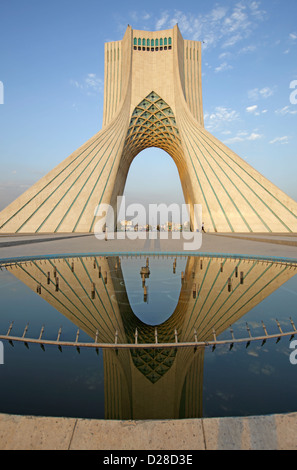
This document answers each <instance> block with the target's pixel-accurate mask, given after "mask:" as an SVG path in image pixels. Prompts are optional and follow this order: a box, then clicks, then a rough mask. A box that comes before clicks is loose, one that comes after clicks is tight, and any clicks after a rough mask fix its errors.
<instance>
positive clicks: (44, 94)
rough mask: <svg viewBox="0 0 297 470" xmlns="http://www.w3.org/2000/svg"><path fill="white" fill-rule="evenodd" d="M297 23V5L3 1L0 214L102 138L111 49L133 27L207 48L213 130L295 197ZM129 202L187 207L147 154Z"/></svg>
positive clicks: (166, 172) (172, 171)
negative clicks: (176, 33)
mask: <svg viewBox="0 0 297 470" xmlns="http://www.w3.org/2000/svg"><path fill="white" fill-rule="evenodd" d="M296 18H297V2H296V0H282V1H281V0H259V1H257V0H255V1H253V0H249V1H248V0H241V1H237V0H235V1H234V0H226V1H225V0H223V1H212V0H208V1H207V2H206V1H202V0H195V1H188V0H184V1H183V2H180V1H175V0H172V1H171V2H168V3H167V2H160V1H158V2H156V1H154V0H151V1H150V2H139V1H137V2H136V1H125V2H123V1H111V2H106V1H105V2H102V1H100V0H83V1H82V0H51V1H46V0H0V85H1V83H2V84H3V90H4V103H3V104H0V163H1V172H0V210H1V209H2V208H4V207H5V206H6V205H7V204H9V203H10V202H12V201H13V200H14V199H15V198H16V197H17V196H19V195H20V194H21V193H23V192H24V191H25V190H26V189H27V188H28V187H30V186H31V185H32V184H33V183H35V182H36V181H38V180H39V179H40V178H41V177H42V176H44V175H45V174H47V173H48V172H49V171H50V170H51V169H53V168H54V167H55V166H56V165H58V164H59V163H60V162H61V161H63V160H64V159H65V158H66V157H68V156H69V155H70V154H71V153H72V152H73V151H75V150H76V149H77V148H78V147H80V146H81V145H82V144H83V143H85V142H86V141H87V140H88V139H89V138H91V137H92V136H93V135H94V134H96V133H97V132H98V131H99V130H100V129H101V127H102V117H103V89H104V43H105V42H108V41H117V40H121V39H122V38H123V35H124V33H125V30H126V28H127V25H128V24H130V25H131V26H132V28H134V29H140V30H149V31H155V30H162V29H168V28H172V27H173V26H174V25H175V24H176V23H177V24H178V25H179V28H180V31H181V33H182V35H183V37H184V39H190V40H197V41H203V42H204V43H203V49H202V75H203V76H202V86H203V88H202V91H203V104H204V116H205V127H206V129H207V130H208V131H210V132H211V133H212V134H213V135H214V136H216V137H217V138H219V139H220V140H221V141H223V142H224V143H225V144H226V145H228V147H230V148H231V149H232V150H233V151H235V152H236V153H237V154H238V155H239V156H240V157H241V158H243V159H245V160H246V161H247V162H248V163H249V164H250V165H252V166H253V167H254V168H256V169H257V170H258V171H259V172H260V173H262V174H263V175H264V176H266V177H267V178H268V179H269V180H271V181H272V182H273V183H274V184H276V185H277V186H279V187H280V188H281V189H282V190H283V191H285V192H286V193H287V194H288V195H289V196H291V197H292V198H294V199H295V200H297V184H296V175H297V132H296V130H297V126H296V124H297V103H296V101H297V100H296V97H297V93H295V94H294V91H296V90H297V21H296ZM294 81H296V83H294ZM290 85H291V86H292V85H294V86H295V87H296V88H290ZM0 103H1V87H0ZM156 169H157V170H158V171H157V172H156ZM125 196H126V198H127V201H128V203H130V202H143V203H145V202H152V203H156V202H165V203H168V204H169V203H172V202H178V203H183V202H184V200H183V196H182V191H181V185H180V182H179V178H178V173H177V169H176V167H175V164H174V163H173V160H172V159H171V157H170V156H169V155H167V154H166V153H165V152H163V151H161V150H157V149H147V150H145V151H144V152H141V154H139V155H138V156H137V157H136V158H135V160H134V162H133V163H132V165H131V168H130V171H129V175H128V180H127V184H126V188H125Z"/></svg>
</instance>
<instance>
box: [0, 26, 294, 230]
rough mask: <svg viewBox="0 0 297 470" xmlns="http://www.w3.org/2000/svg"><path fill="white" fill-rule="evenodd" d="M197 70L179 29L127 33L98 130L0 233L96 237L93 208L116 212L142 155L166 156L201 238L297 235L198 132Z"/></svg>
mask: <svg viewBox="0 0 297 470" xmlns="http://www.w3.org/2000/svg"><path fill="white" fill-rule="evenodd" d="M201 64H202V60H201V43H200V42H197V41H188V40H184V39H183V38H182V36H181V33H180V31H179V29H178V26H177V25H176V26H175V27H174V28H173V29H171V30H164V31H158V32H148V31H137V30H133V29H132V28H131V27H130V26H128V28H127V30H126V33H125V35H124V38H123V40H122V41H116V42H111V43H107V44H106V45H105V90H104V116H103V128H102V130H101V131H100V132H98V133H97V134H96V135H95V136H94V137H92V138H91V139H90V140H89V141H88V142H86V143H85V144H84V145H83V146H82V147H80V148H79V149H78V150H77V151H76V152H74V153H73V154H72V155H70V156H69V157H68V158H67V159H66V160H64V161H63V162H62V163H61V164H60V165H58V166H57V167H56V168H55V169H54V170H52V171H51V172H50V173H49V174H48V175H46V176H45V177H44V178H42V179H41V180H40V181H39V182H37V183H36V184H35V185H34V186H32V187H31V188H30V189H29V190H28V191H26V192H25V193H24V194H23V195H22V196H20V197H19V198H18V199H17V200H16V201H15V202H13V203H12V204H10V205H9V206H8V207H7V208H6V209H4V210H3V211H2V212H1V213H0V233H55V232H62V233H69V232H83V233H84V232H92V231H94V228H95V225H96V222H97V221H98V216H97V214H96V207H97V206H98V205H99V204H102V203H105V204H111V205H112V206H113V207H114V208H116V201H117V197H118V196H121V195H122V194H123V191H124V187H125V182H126V179H127V175H128V171H129V168H130V165H131V163H132V161H133V159H134V158H135V156H136V155H137V154H138V153H139V152H141V151H142V150H144V149H145V148H148V147H159V148H161V149H163V150H165V151H166V152H168V154H169V155H170V156H171V157H172V158H173V160H174V162H175V164H176V166H177V169H178V172H179V176H180V180H181V184H182V188H183V193H184V197H185V202H186V204H189V205H190V206H191V207H193V205H194V204H201V205H202V210H203V221H204V224H205V229H206V231H209V232H279V233H281V232H297V203H296V202H295V201H294V200H292V199H291V198H290V197H288V196H287V195H286V194H284V193H283V192H282V191H281V190H280V189H278V188H277V187H276V186H275V185H273V184H272V183H271V182H270V181H268V180H267V179H266V178H265V177H264V176H262V175H261V174H259V173H258V172H257V171H256V170H255V169H253V168H252V167H251V166H250V165H249V164H248V163H246V162H245V161H244V160H243V159H241V158H240V157H239V156H238V155H236V154H235V153H234V152H233V151H232V150H230V149H229V148H228V147H226V146H225V145H224V144H223V143H222V142H220V141H219V140H218V139H216V138H215V137H214V136H212V135H211V134H210V133H209V132H208V131H207V130H206V129H205V128H204V122H203V105H202V85H201V76H202V74H201ZM156 171H158V168H156ZM160 202H161V201H160ZM192 219H193V217H192V214H191V221H192V225H193V220H192Z"/></svg>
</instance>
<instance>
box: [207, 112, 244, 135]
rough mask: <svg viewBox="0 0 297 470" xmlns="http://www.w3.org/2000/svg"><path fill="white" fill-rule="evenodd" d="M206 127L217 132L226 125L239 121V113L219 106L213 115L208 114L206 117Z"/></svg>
mask: <svg viewBox="0 0 297 470" xmlns="http://www.w3.org/2000/svg"><path fill="white" fill-rule="evenodd" d="M204 119H205V127H206V129H208V130H212V131H213V130H215V129H219V128H221V127H224V126H225V125H226V124H230V123H231V122H234V121H238V120H239V113H238V112H237V111H235V110H233V109H230V108H226V107H223V106H217V107H216V108H215V110H214V112H212V113H208V112H206V113H205V115H204Z"/></svg>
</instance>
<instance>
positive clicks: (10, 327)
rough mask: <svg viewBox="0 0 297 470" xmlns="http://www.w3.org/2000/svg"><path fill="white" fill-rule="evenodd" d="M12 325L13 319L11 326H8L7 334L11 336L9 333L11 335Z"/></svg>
mask: <svg viewBox="0 0 297 470" xmlns="http://www.w3.org/2000/svg"><path fill="white" fill-rule="evenodd" d="M12 327H13V321H12V322H11V324H10V326H9V328H8V332H7V334H6V336H9V335H10V332H11V330H12Z"/></svg>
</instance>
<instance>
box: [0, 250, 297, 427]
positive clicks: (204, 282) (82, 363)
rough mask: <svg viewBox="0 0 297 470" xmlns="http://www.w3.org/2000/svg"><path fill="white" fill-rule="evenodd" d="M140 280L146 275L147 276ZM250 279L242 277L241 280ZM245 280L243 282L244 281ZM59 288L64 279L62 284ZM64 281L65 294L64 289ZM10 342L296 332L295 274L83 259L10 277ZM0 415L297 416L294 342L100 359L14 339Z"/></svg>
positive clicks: (225, 263)
mask: <svg viewBox="0 0 297 470" xmlns="http://www.w3.org/2000/svg"><path fill="white" fill-rule="evenodd" d="M141 273H145V274H144V275H142V274H141ZM241 273H242V275H241ZM241 276H242V277H241ZM57 279H58V281H57ZM57 282H58V289H56V286H57ZM0 296H1V297H0V298H1V304H0V306H1V307H0V334H6V332H7V330H8V328H9V325H10V324H11V322H12V321H13V322H14V323H13V329H12V331H11V335H13V336H22V335H23V332H24V329H25V327H26V325H29V326H28V331H27V333H26V335H27V337H30V338H38V337H39V334H40V330H41V328H42V326H44V328H45V329H44V339H52V340H55V339H56V338H57V335H58V331H59V329H60V328H62V335H61V340H63V341H66V340H67V341H74V340H75V338H76V334H77V330H78V329H79V331H80V335H79V340H80V341H87V342H92V341H94V338H95V337H96V335H99V337H98V340H99V342H100V343H113V342H114V339H115V332H116V331H117V334H118V341H119V342H120V343H131V342H132V343H133V342H134V341H135V332H136V330H137V334H138V341H139V342H140V343H141V342H142V343H148V342H154V341H155V331H156V328H157V332H158V341H159V342H160V343H162V342H163V343H168V342H173V341H174V339H175V336H174V334H175V330H176V331H177V332H178V338H179V341H182V342H192V341H193V340H194V332H195V331H196V334H197V336H198V340H199V341H203V342H204V341H210V340H212V339H213V331H215V333H216V336H217V338H218V339H219V340H222V339H229V338H230V336H231V333H230V326H231V325H232V329H233V331H234V335H235V337H236V338H240V337H242V338H246V337H247V336H248V333H247V326H246V324H247V323H248V325H249V327H250V329H251V331H252V333H253V335H255V336H260V335H263V328H262V326H261V322H262V321H263V322H264V324H265V326H266V328H267V330H268V332H269V333H271V334H277V333H278V331H279V330H278V327H277V324H276V319H278V321H279V322H280V324H281V327H282V329H283V331H291V330H292V326H291V323H290V317H291V318H292V319H293V321H294V323H295V324H296V325H297V303H296V300H297V297H296V296H297V277H296V267H295V265H290V264H286V263H279V262H272V261H265V260H262V261H261V260H252V259H232V258H227V257H226V258H225V257H220V258H216V257H215V256H213V257H211V256H209V257H208V256H204V257H195V256H189V257H185V256H182V257H179V256H176V257H174V256H168V257H167V256H157V255H156V256H150V257H148V258H147V257H146V256H142V257H140V256H138V257H136V256H121V257H107V258H106V257H104V256H92V257H79V256H78V257H75V258H67V257H61V258H60V259H50V258H48V259H43V260H28V261H23V260H22V261H19V262H17V263H13V264H10V265H7V266H6V267H5V268H4V267H3V268H2V270H1V271H0ZM296 339H297V337H296ZM3 343H4V365H1V366H0V384H1V386H0V413H11V414H27V415H42V416H58V417H61V416H62V417H80V418H93V419H179V418H181V419H182V418H199V417H218V416H220V417H222V416H248V415H255V414H270V413H284V412H294V411H297V398H296V397H297V366H294V365H292V364H291V362H290V360H289V359H290V354H291V352H292V350H291V349H290V341H289V337H287V338H283V339H282V340H281V341H279V342H277V341H276V340H275V339H271V340H268V341H267V342H266V343H265V345H263V346H262V344H261V342H255V343H253V342H252V343H251V344H250V345H249V346H248V347H247V344H245V343H243V344H235V345H234V347H233V348H232V349H231V350H230V347H229V344H226V345H220V346H217V347H216V348H215V350H213V349H212V348H211V347H210V346H206V347H198V348H195V349H194V348H191V347H189V348H180V349H177V348H176V349H164V348H161V346H160V349H157V350H154V349H144V350H131V349H128V350H121V349H118V350H116V349H110V350H109V349H108V350H107V349H100V350H98V351H96V350H95V349H87V348H81V349H80V350H79V351H77V349H76V348H75V347H64V348H62V350H59V349H58V348H57V347H56V346H46V347H45V348H44V349H42V348H41V346H40V345H34V344H29V345H28V347H26V345H25V344H23V343H17V342H13V345H11V344H10V343H9V342H7V341H4V342H3Z"/></svg>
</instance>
